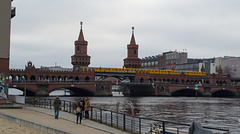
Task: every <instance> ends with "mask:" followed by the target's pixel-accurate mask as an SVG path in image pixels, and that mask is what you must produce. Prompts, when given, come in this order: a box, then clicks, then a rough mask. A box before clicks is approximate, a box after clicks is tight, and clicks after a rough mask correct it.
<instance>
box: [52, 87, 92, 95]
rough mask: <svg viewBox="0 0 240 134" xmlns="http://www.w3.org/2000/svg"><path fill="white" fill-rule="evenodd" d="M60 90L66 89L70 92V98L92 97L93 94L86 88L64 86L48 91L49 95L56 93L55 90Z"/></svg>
mask: <svg viewBox="0 0 240 134" xmlns="http://www.w3.org/2000/svg"><path fill="white" fill-rule="evenodd" d="M62 89H68V90H70V91H71V92H70V94H71V96H94V94H95V92H94V91H92V90H91V89H88V88H86V87H81V86H76V87H71V86H64V87H57V88H54V89H52V90H50V91H49V93H51V92H53V91H56V90H62Z"/></svg>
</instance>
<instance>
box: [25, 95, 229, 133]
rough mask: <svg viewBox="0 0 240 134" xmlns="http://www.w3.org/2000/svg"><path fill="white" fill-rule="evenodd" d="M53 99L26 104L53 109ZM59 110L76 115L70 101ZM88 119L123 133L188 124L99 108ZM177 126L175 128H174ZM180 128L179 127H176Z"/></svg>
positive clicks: (30, 100) (63, 101)
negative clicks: (153, 126)
mask: <svg viewBox="0 0 240 134" xmlns="http://www.w3.org/2000/svg"><path fill="white" fill-rule="evenodd" d="M53 102H54V99H41V98H27V99H26V104H28V105H33V106H38V107H44V108H50V109H52V108H53V105H52V104H53ZM61 102H62V104H61V110H62V111H65V112H69V113H76V103H75V102H71V101H65V100H61ZM89 115H90V119H92V120H95V121H98V122H100V123H104V124H107V125H109V126H115V127H117V128H120V129H123V130H124V131H131V132H132V133H139V134H141V133H142V132H144V133H145V131H147V130H146V129H148V128H150V127H151V126H152V124H161V128H162V133H163V134H165V132H166V131H167V128H169V127H171V128H175V129H176V132H179V129H183V128H186V127H187V128H188V127H189V126H190V124H187V123H178V122H173V121H167V120H160V119H152V118H146V117H138V116H131V115H127V114H125V113H121V112H114V111H112V110H105V109H101V108H99V107H94V106H91V110H90V113H89ZM176 125H177V126H176ZM178 126H181V127H178ZM203 128H205V129H210V130H215V131H221V132H226V133H229V130H228V129H222V128H213V127H207V126H203Z"/></svg>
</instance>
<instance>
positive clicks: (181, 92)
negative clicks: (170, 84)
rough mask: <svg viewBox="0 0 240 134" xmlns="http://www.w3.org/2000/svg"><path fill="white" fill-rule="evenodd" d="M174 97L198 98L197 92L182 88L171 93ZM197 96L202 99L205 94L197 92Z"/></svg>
mask: <svg viewBox="0 0 240 134" xmlns="http://www.w3.org/2000/svg"><path fill="white" fill-rule="evenodd" d="M171 95H172V96H184V97H195V96H196V90H195V89H191V88H182V89H178V90H175V91H173V92H172V93H171ZM197 96H198V97H202V96H203V93H202V92H201V91H198V90H197Z"/></svg>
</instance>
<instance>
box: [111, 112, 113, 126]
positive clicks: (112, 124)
mask: <svg viewBox="0 0 240 134" xmlns="http://www.w3.org/2000/svg"><path fill="white" fill-rule="evenodd" d="M112 121H113V120H112V111H111V127H112V126H113V124H112Z"/></svg>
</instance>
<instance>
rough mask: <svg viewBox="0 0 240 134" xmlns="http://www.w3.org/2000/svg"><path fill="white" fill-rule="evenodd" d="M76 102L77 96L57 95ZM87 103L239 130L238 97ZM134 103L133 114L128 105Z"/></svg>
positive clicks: (102, 99)
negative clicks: (117, 105) (118, 104)
mask: <svg viewBox="0 0 240 134" xmlns="http://www.w3.org/2000/svg"><path fill="white" fill-rule="evenodd" d="M51 98H52V97H51ZM60 98H61V99H62V100H68V101H73V102H76V101H77V100H79V99H80V97H60ZM89 98H90V101H91V105H93V106H96V107H99V108H102V109H107V110H115V109H116V104H117V103H118V102H119V103H120V106H119V109H120V112H123V113H128V114H134V115H136V116H140V117H148V118H153V119H163V120H169V121H174V122H180V123H189V124H190V123H192V122H193V121H197V122H200V123H201V124H202V125H204V126H210V127H217V128H225V129H230V134H239V133H240V98H213V97H211V98H210V97H209V98H206V97H198V98H195V97H120V96H118V97H89ZM129 102H131V103H132V104H133V106H134V108H133V109H134V113H132V112H131V108H130V106H129V105H128V104H129Z"/></svg>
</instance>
